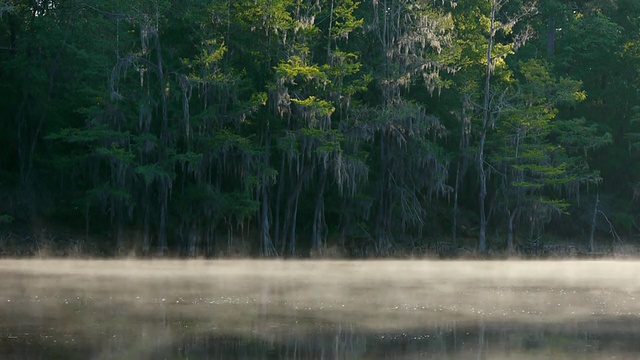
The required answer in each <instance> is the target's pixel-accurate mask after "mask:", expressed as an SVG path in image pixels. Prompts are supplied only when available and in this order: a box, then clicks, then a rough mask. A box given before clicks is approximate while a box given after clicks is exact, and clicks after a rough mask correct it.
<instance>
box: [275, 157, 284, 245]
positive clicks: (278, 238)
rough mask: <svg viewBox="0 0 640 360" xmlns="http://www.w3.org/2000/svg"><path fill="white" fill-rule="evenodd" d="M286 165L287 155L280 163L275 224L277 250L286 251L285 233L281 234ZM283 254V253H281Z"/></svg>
mask: <svg viewBox="0 0 640 360" xmlns="http://www.w3.org/2000/svg"><path fill="white" fill-rule="evenodd" d="M284 163H285V154H284V153H283V154H282V161H281V163H280V172H279V173H278V194H277V195H276V214H275V217H276V219H275V222H274V223H273V231H274V236H273V241H274V242H275V246H276V248H280V249H284V242H285V240H284V238H283V236H284V231H283V232H282V234H283V235H281V234H280V229H281V225H282V224H281V223H280V212H281V209H280V207H281V203H282V192H283V191H284V182H285V176H284ZM281 253H282V251H281Z"/></svg>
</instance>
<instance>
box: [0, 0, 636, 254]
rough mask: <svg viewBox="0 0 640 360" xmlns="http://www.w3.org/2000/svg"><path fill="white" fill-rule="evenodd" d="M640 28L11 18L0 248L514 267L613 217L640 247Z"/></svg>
mask: <svg viewBox="0 0 640 360" xmlns="http://www.w3.org/2000/svg"><path fill="white" fill-rule="evenodd" d="M639 30H640V5H638V2H637V1H634V0H607V1H599V0H593V1H557V0H545V1H538V2H531V1H524V0H522V1H521V0H483V1H475V0H474V1H472V0H459V1H435V2H434V1H431V0H375V1H355V0H324V1H301V0H269V1H266V0H233V1H231V0H224V1H205V0H184V1H179V2H175V1H167V0H101V1H97V0H83V1H77V0H39V1H31V0H5V1H0V78H1V79H2V81H1V82H0V95H1V96H0V119H1V121H0V140H1V141H2V144H3V146H2V147H1V148H0V199H2V200H1V201H0V231H4V232H5V233H18V234H23V235H24V237H25V238H26V237H28V235H27V234H31V233H39V234H40V233H43V232H46V231H49V232H50V233H49V235H50V236H49V237H52V238H54V237H55V236H53V235H52V233H51V231H53V230H52V228H53V227H55V228H57V229H60V230H59V231H61V232H63V233H64V234H66V235H65V236H63V237H60V238H58V239H57V240H56V239H53V240H52V241H54V242H56V241H57V242H61V243H62V242H64V241H67V240H65V239H68V238H72V237H75V238H78V237H80V238H83V239H85V241H89V240H88V239H94V240H93V245H94V246H100V247H102V248H103V249H105V250H104V252H106V253H109V254H123V253H127V254H128V253H131V252H134V253H136V254H159V253H160V254H180V255H186V256H200V255H204V256H218V255H236V254H242V255H261V256H306V255H308V254H312V255H313V254H323V253H326V252H327V251H328V250H327V249H329V248H332V249H338V250H337V251H338V252H340V253H342V254H350V255H352V256H389V255H408V254H418V253H421V252H424V251H428V250H429V249H432V250H434V251H435V249H436V247H437V244H438V243H441V242H451V243H453V244H454V247H455V248H465V247H466V248H470V249H473V250H475V249H478V250H479V251H480V252H486V251H487V250H488V249H492V250H496V251H504V250H507V251H515V250H517V249H518V248H523V247H524V246H525V245H526V244H527V243H529V242H531V241H534V240H536V239H539V238H541V237H542V236H547V237H549V238H564V239H571V241H573V242H577V243H579V244H584V243H586V241H587V235H586V234H587V233H588V232H589V230H590V227H592V226H596V227H598V226H599V225H598V222H596V223H594V222H593V221H592V216H591V215H592V213H593V208H594V204H595V208H596V210H597V211H600V212H601V213H602V214H605V213H606V222H607V223H606V226H604V227H602V228H599V227H598V230H599V231H602V235H603V236H604V235H606V234H607V232H610V231H611V229H614V228H615V229H617V233H616V234H622V235H623V237H625V238H628V239H633V238H634V237H633V236H634V235H635V234H636V233H637V232H638V230H640V229H639V228H638V225H640V224H638V223H637V220H636V219H637V218H638V216H640V208H639V207H638V201H637V198H638V194H639V193H640V171H639V170H638V169H640V167H636V166H635V161H640V157H638V156H636V153H637V149H638V147H639V144H640V127H639V125H638V124H639V123H640V121H638V120H639V119H640V105H639V104H640V98H639V97H640V91H639V90H640V81H639V76H638V74H640V61H638V60H639V59H640V35H639V34H640V31H639ZM596 213H597V212H596ZM46 229H48V230H46ZM616 236H617V235H616ZM630 241H632V240H630Z"/></svg>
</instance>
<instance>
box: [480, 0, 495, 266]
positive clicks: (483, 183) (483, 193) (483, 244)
mask: <svg viewBox="0 0 640 360" xmlns="http://www.w3.org/2000/svg"><path fill="white" fill-rule="evenodd" d="M496 6H497V5H496V0H492V2H491V17H490V20H489V39H488V43H487V67H486V69H485V82H484V107H483V109H482V131H481V133H480V145H479V148H478V169H479V172H480V194H479V198H480V240H479V246H478V250H479V251H480V253H481V254H486V253H487V237H486V231H487V217H486V214H485V199H486V197H487V174H486V172H485V169H484V144H485V141H486V139H487V125H488V122H489V100H490V94H489V90H490V81H491V71H492V65H491V63H492V61H493V59H492V57H491V50H492V48H493V37H494V35H495V34H494V32H495V29H494V26H495V15H496Z"/></svg>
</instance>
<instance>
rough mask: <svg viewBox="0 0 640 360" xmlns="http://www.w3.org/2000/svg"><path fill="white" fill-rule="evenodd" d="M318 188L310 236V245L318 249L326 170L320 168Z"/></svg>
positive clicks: (322, 216) (320, 238)
mask: <svg viewBox="0 0 640 360" xmlns="http://www.w3.org/2000/svg"><path fill="white" fill-rule="evenodd" d="M320 171H321V172H322V175H321V176H320V189H319V190H318V196H317V197H316V208H315V212H314V215H313V233H312V234H311V235H312V238H311V247H312V248H313V249H318V248H320V247H322V245H323V244H322V234H323V233H324V188H325V184H326V182H327V170H326V169H324V168H323V169H321V170H320Z"/></svg>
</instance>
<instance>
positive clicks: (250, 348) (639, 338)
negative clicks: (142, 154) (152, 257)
mask: <svg viewBox="0 0 640 360" xmlns="http://www.w3.org/2000/svg"><path fill="white" fill-rule="evenodd" d="M638 274H640V264H637V263H635V262H631V261H629V262H614V261H566V262H562V261H539V262H533V261H521V262H506V261H505V262H497V261H491V262H482V261H474V262H462V261H458V262H456V261H451V262H443V261H362V262H346V261H345V262H341V261H133V260H132V261H124V260H123V261H82V260H76V261H60V260H1V261H0V278H1V279H2V281H1V282H0V359H423V358H430V359H602V358H615V359H636V358H638V357H639V356H640V321H639V320H640V276H638Z"/></svg>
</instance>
